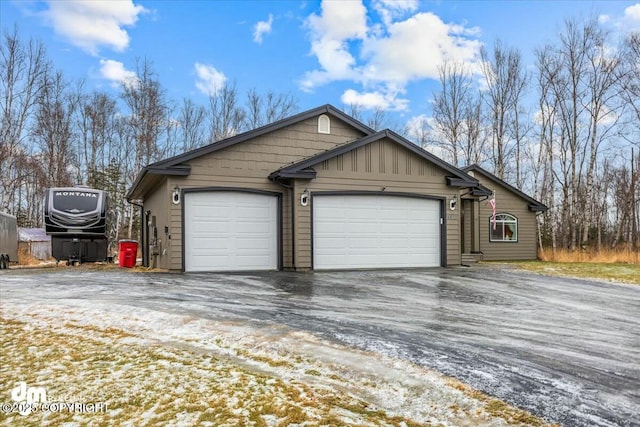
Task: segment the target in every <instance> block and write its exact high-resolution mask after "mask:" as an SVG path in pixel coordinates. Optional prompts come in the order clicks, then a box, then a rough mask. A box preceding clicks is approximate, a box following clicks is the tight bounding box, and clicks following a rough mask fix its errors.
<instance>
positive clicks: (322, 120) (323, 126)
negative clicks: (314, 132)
mask: <svg viewBox="0 0 640 427" xmlns="http://www.w3.org/2000/svg"><path fill="white" fill-rule="evenodd" d="M318 133H324V134H330V133H331V119H330V118H329V116H328V115H326V114H321V115H320V116H318Z"/></svg>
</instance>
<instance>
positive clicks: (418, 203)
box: [313, 195, 440, 269]
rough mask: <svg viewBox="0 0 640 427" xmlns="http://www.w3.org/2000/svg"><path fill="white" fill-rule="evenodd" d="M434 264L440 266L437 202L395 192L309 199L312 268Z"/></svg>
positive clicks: (394, 266) (438, 210)
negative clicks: (401, 195)
mask: <svg viewBox="0 0 640 427" xmlns="http://www.w3.org/2000/svg"><path fill="white" fill-rule="evenodd" d="M435 266H440V202H438V201H436V200H428V199H420V198H410V197H396V196H367V195H358V196H356V195H352V196H317V197H314V199H313V267H314V269H349V268H402V267H435Z"/></svg>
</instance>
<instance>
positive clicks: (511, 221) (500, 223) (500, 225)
mask: <svg viewBox="0 0 640 427" xmlns="http://www.w3.org/2000/svg"><path fill="white" fill-rule="evenodd" d="M509 225H513V226H514V230H513V233H512V236H511V237H510V238H505V233H504V230H505V227H507V226H509ZM509 229H511V227H509ZM495 232H501V236H502V237H501V238H500V236H494V229H493V215H490V216H489V241H490V242H498V243H517V242H518V217H516V216H515V215H511V214H510V213H506V212H500V213H496V229H495Z"/></svg>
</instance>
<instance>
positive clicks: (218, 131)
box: [207, 83, 246, 143]
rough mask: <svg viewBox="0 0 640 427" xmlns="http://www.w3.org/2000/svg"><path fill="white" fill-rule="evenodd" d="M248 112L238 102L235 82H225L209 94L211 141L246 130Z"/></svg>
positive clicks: (208, 111)
mask: <svg viewBox="0 0 640 427" xmlns="http://www.w3.org/2000/svg"><path fill="white" fill-rule="evenodd" d="M245 117H246V113H245V111H244V110H243V109H242V107H241V106H240V104H239V102H238V89H237V87H236V85H235V84H231V85H230V84H227V83H224V84H223V85H222V86H221V87H220V88H217V90H216V91H214V92H213V93H211V94H210V95H209V109H208V110H207V119H208V122H209V143H214V142H217V141H220V140H223V139H225V138H229V137H231V136H234V135H236V134H238V133H240V132H242V131H243V130H244V124H245Z"/></svg>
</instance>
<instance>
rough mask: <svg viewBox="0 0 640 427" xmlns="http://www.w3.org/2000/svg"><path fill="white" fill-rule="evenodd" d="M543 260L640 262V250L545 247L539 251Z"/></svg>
mask: <svg viewBox="0 0 640 427" xmlns="http://www.w3.org/2000/svg"><path fill="white" fill-rule="evenodd" d="M538 258H539V259H540V260H541V261H551V262H572V263H576V262H596V263H603V264H640V251H634V250H632V249H631V248H629V247H627V248H620V249H576V250H573V251H572V250H569V249H556V250H555V251H554V250H553V249H551V248H545V249H544V250H543V251H539V252H538Z"/></svg>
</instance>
